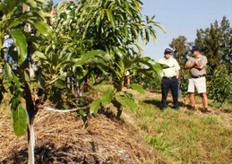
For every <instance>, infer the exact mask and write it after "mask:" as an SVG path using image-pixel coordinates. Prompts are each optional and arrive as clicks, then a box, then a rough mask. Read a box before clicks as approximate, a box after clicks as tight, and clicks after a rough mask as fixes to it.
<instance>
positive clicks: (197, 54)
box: [185, 46, 209, 113]
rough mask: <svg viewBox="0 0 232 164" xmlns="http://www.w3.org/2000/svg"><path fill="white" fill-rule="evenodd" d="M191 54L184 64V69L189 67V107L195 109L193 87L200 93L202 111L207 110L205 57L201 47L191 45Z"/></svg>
mask: <svg viewBox="0 0 232 164" xmlns="http://www.w3.org/2000/svg"><path fill="white" fill-rule="evenodd" d="M191 52H192V56H191V57H190V58H189V60H188V61H187V62H186V64H185V69H189V73H190V78H189V83H188V94H189V101H190V105H191V109H192V110H195V96H194V93H195V88H196V90H197V92H198V93H199V94H200V95H201V98H202V104H203V111H202V112H204V113H205V112H209V111H208V98H207V95H206V78H205V75H206V65H207V62H208V60H207V58H206V56H204V55H202V54H201V49H200V48H199V47H197V46H193V47H192V50H191Z"/></svg>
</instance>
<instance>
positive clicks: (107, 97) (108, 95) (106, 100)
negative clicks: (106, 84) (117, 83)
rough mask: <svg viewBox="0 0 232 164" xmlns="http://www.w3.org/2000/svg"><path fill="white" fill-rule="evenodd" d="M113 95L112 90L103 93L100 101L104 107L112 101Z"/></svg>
mask: <svg viewBox="0 0 232 164" xmlns="http://www.w3.org/2000/svg"><path fill="white" fill-rule="evenodd" d="M113 94H114V90H111V89H109V90H107V91H105V92H104V93H103V95H102V98H101V101H102V104H103V105H104V106H105V105H108V104H110V103H111V100H112V99H113Z"/></svg>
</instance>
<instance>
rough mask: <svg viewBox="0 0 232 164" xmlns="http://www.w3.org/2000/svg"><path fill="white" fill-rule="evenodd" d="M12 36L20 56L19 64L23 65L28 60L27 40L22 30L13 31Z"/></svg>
mask: <svg viewBox="0 0 232 164" xmlns="http://www.w3.org/2000/svg"><path fill="white" fill-rule="evenodd" d="M11 36H12V38H13V40H14V43H15V46H16V47H17V50H18V54H19V61H18V64H19V65H21V64H22V63H23V62H24V61H25V60H26V58H27V47H28V45H27V40H26V37H25V35H24V34H23V33H22V31H21V30H13V31H12V32H11Z"/></svg>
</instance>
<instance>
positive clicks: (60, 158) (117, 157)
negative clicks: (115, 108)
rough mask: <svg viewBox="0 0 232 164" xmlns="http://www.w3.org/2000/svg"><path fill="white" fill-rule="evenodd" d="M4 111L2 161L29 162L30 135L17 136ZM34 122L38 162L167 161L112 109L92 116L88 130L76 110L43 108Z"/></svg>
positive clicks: (0, 137)
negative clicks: (118, 117)
mask: <svg viewBox="0 0 232 164" xmlns="http://www.w3.org/2000/svg"><path fill="white" fill-rule="evenodd" d="M2 110H3V109H1V108H0V163H3V164H4V163H5V164H8V163H12V164H16V163H17V164H18V163H27V162H28V159H27V157H28V155H27V136H26V134H25V136H23V137H16V136H15V134H14V132H13V127H12V122H11V119H10V113H8V115H6V113H5V112H2ZM4 110H5V109H4ZM5 111H6V110H5ZM7 111H9V110H7ZM3 113H4V114H3ZM34 125H35V136H36V148H35V158H36V159H35V161H36V162H35V163H38V164H42V163H45V164H58V163H62V164H63V163H70V164H71V163H90V164H92V163H129V164H137V163H154V162H155V163H165V162H164V161H162V160H161V159H157V158H156V155H155V152H154V151H153V150H152V149H151V148H150V147H149V146H148V145H147V144H146V143H144V142H143V141H142V139H141V138H140V137H139V136H138V135H137V134H136V132H134V131H133V130H132V129H131V128H130V126H129V125H127V124H126V123H125V122H123V121H122V120H117V119H116V118H115V116H114V114H113V113H111V112H109V111H104V112H101V113H100V114H98V115H96V116H95V117H91V118H90V119H89V127H88V128H87V129H85V128H84V127H83V122H82V120H81V119H80V117H79V116H78V114H77V113H76V112H73V113H54V112H50V111H45V110H40V111H39V112H38V114H37V115H36V119H35V123H34Z"/></svg>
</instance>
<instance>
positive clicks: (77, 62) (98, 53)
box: [74, 50, 105, 66]
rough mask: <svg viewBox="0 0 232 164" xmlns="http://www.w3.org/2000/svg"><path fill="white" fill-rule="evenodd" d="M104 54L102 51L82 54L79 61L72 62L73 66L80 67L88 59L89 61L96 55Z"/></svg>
mask: <svg viewBox="0 0 232 164" xmlns="http://www.w3.org/2000/svg"><path fill="white" fill-rule="evenodd" d="M104 54H105V52H104V51H102V50H93V51H89V52H87V53H85V54H83V55H82V56H81V57H80V58H79V59H76V60H74V62H75V64H74V66H82V65H83V64H84V63H85V62H86V61H88V60H89V59H91V58H93V57H95V56H97V55H104Z"/></svg>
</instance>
